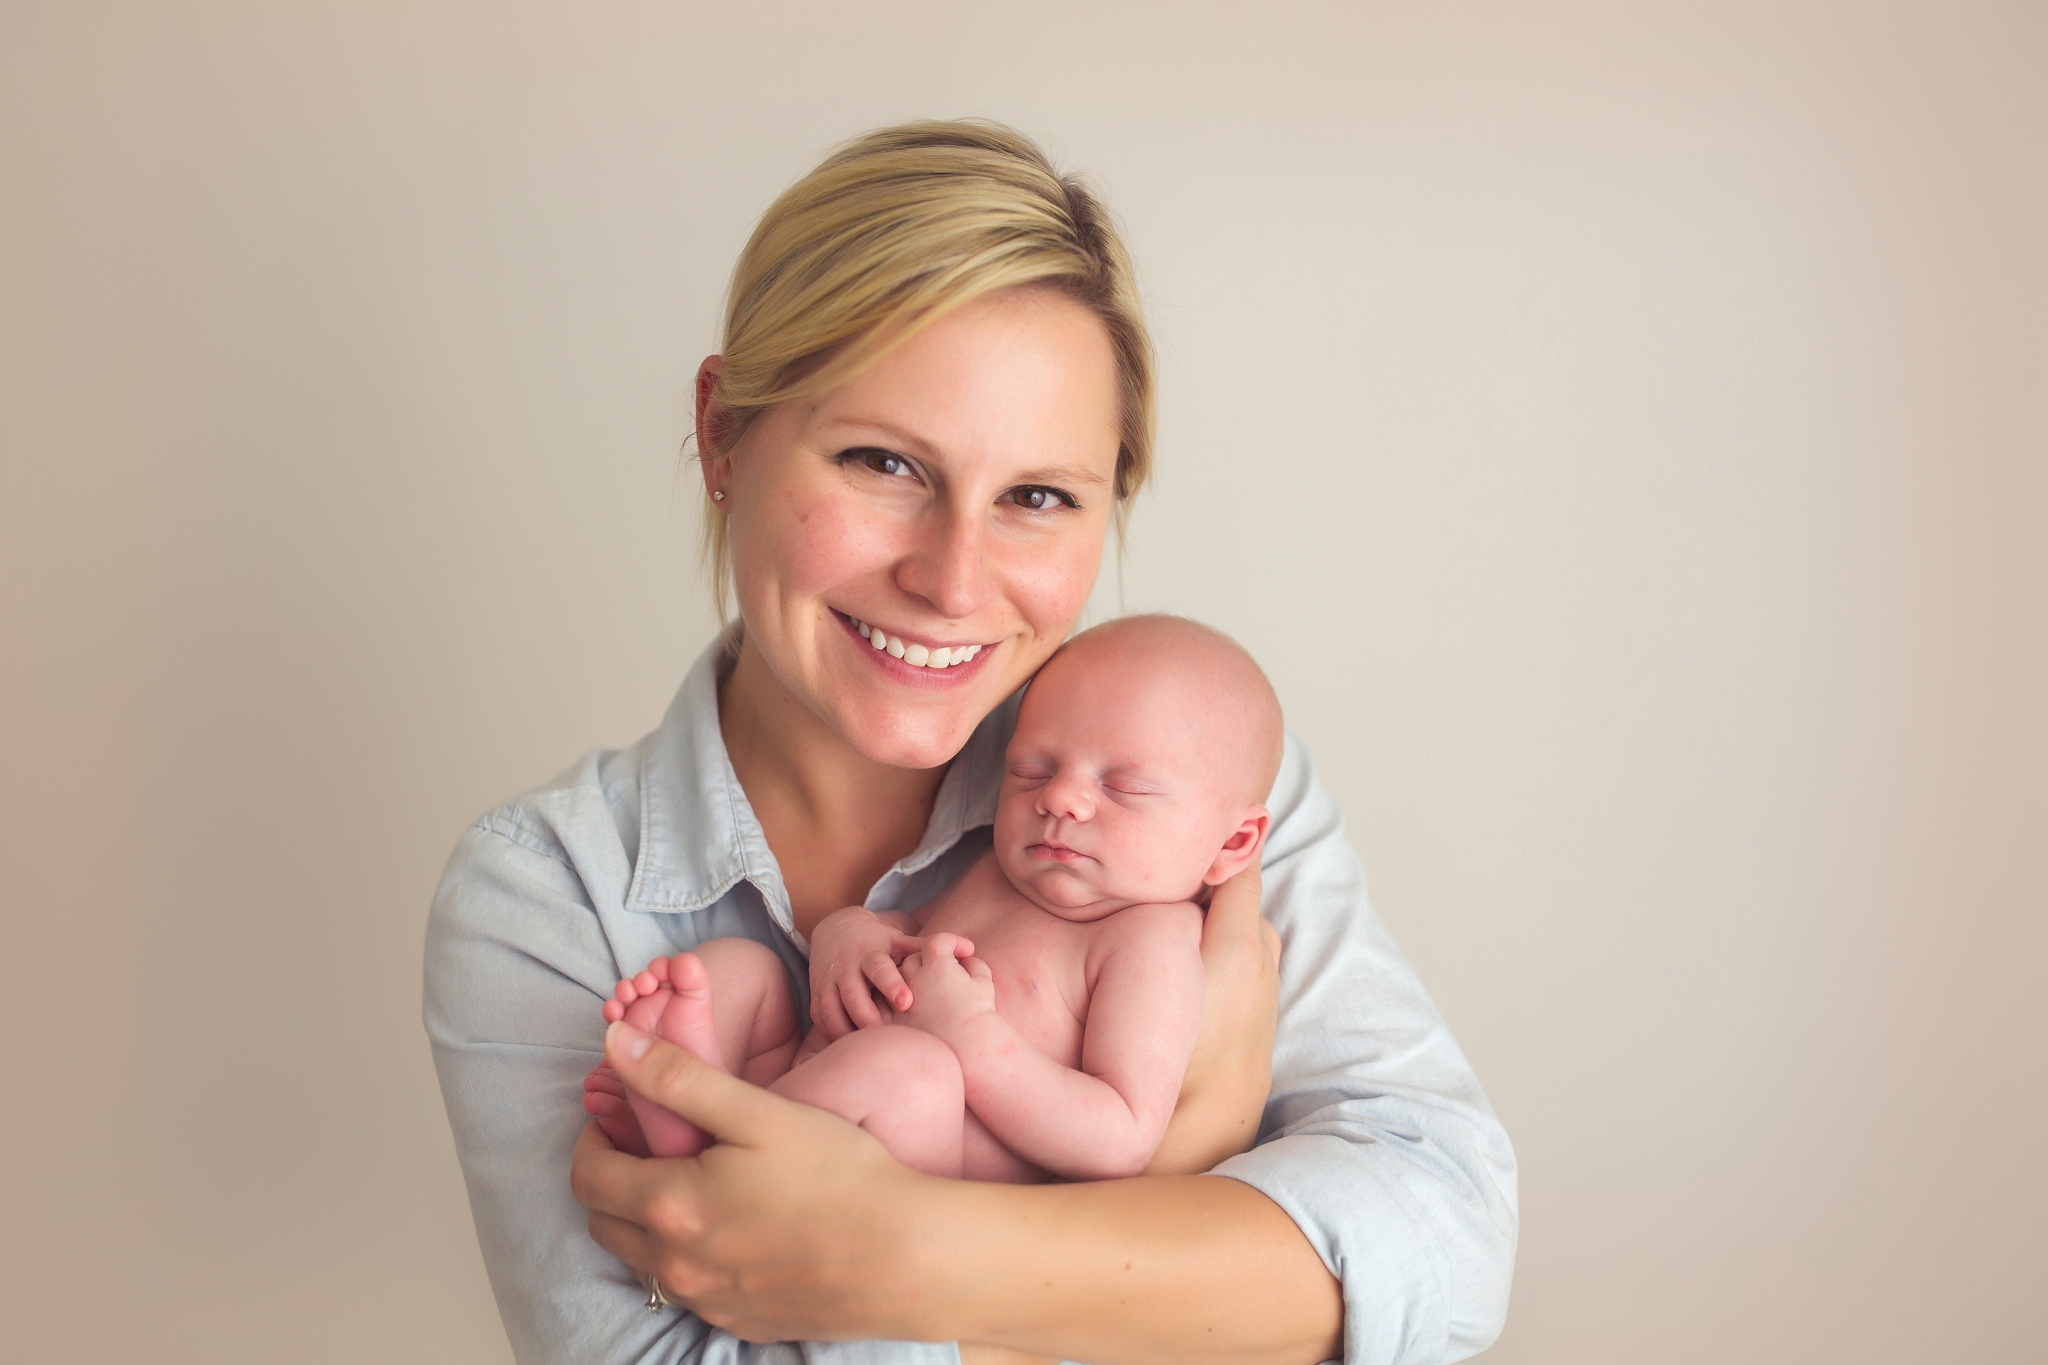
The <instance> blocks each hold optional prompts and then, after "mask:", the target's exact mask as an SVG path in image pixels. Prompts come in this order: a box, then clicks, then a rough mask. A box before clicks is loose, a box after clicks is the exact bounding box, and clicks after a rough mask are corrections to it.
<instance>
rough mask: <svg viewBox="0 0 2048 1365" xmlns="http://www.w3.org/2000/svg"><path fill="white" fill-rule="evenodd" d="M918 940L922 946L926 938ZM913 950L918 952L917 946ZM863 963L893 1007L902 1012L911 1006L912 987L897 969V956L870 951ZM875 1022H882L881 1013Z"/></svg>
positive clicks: (870, 976) (876, 987) (869, 977)
mask: <svg viewBox="0 0 2048 1365" xmlns="http://www.w3.org/2000/svg"><path fill="white" fill-rule="evenodd" d="M916 942H917V944H918V946H919V947H922V946H923V943H924V940H922V939H919V940H917V941H916ZM911 951H912V952H916V951H917V948H912V949H911ZM861 965H862V967H864V968H865V969H866V971H867V978H868V980H870V981H872V982H874V983H875V989H876V990H878V991H880V992H881V993H882V998H883V999H884V1000H887V1001H888V1002H889V1006H890V1008H891V1009H894V1010H895V1011H896V1012H897V1013H899V1014H900V1013H902V1012H903V1011H904V1010H907V1009H909V1008H910V987H909V985H908V984H907V983H905V981H904V980H903V973H902V972H901V971H899V970H898V969H897V967H896V959H895V958H893V957H890V956H889V955H888V954H887V953H869V954H868V956H867V960H866V961H865V962H863V963H862V964H861ZM875 1022H876V1023H880V1022H881V1017H880V1016H879V1015H877V1016H876V1019H875ZM865 1027H872V1025H868V1026H865Z"/></svg>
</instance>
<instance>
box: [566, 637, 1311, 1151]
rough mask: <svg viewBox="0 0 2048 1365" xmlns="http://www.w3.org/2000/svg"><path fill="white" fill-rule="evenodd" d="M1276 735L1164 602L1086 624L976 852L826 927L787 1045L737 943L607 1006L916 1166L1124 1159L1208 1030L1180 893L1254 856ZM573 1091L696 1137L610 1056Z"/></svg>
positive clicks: (1215, 649)
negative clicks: (806, 1004)
mask: <svg viewBox="0 0 2048 1365" xmlns="http://www.w3.org/2000/svg"><path fill="white" fill-rule="evenodd" d="M1280 745H1281V729H1280V705H1279V702H1278V700H1277V699H1276V698H1275V697H1274V695H1273V690H1272V688H1271V686H1270V685H1269V684H1268V683H1267V681H1266V678H1265V675H1264V674H1263V673H1261V672H1260V671H1259V667H1258V665H1257V664H1255V663H1254V662H1252V659H1251V656H1250V655H1248V654H1246V653H1245V651H1244V650H1243V649H1241V648H1240V647H1239V646H1238V645H1237V644H1236V643H1234V642H1233V641H1231V640H1230V639H1229V638H1228V637H1226V636H1224V635H1222V634H1220V633H1218V632H1216V631H1213V630H1211V629H1209V628H1208V627H1206V626H1201V625H1197V624H1196V623H1194V622H1192V621H1187V620H1182V619H1180V618H1178V617H1171V616H1140V617H1130V618H1126V619H1124V620H1120V621H1113V622H1110V623H1109V624H1107V625H1103V626H1098V627H1096V628H1095V629H1094V630H1090V631H1087V632H1085V633H1084V634H1081V635H1078V636H1076V637H1075V638H1074V639H1073V640H1071V641H1069V642H1068V643H1067V644H1066V646H1065V647H1063V648H1062V649H1061V650H1060V651H1059V652H1058V653H1057V654H1055V655H1054V656H1053V657H1052V659H1051V660H1050V661H1048V662H1047V663H1046V665H1045V667H1044V668H1042V669H1041V670H1039V673H1038V675H1037V676H1036V677H1035V678H1034V679H1033V680H1032V682H1031V684H1030V687H1029V689H1028V690H1027V691H1026V692H1025V694H1024V701H1023V705H1022V708H1021V710H1020V711H1019V712H1018V716H1017V730H1016V734H1015V736H1014V737H1013V738H1012V739H1011V741H1010V747H1009V749H1008V751H1007V753H1006V755H1005V764H1006V771H1005V774H1004V778H1003V785H1002V794H1001V798H1000V801H999V804H998V806H997V810H996V822H995V838H994V847H993V848H992V849H990V851H989V852H987V853H985V854H983V855H982V856H981V858H980V859H979V860H977V861H976V862H975V863H974V864H973V865H972V866H971V867H969V868H968V870H967V871H966V872H964V873H962V874H961V875H960V877H959V878H958V879H957V880H956V881H955V882H954V883H953V885H952V886H950V887H948V888H947V889H946V890H945V891H943V892H941V893H940V894H939V895H938V896H937V897H935V898H933V899H932V900H931V901H929V902H928V903H926V904H925V905H923V906H921V907H920V908H919V909H917V910H915V911H912V912H910V913H900V912H881V913H876V912H872V911H869V910H866V909H863V908H861V907H859V906H854V907H851V908H848V909H845V910H840V911H837V912H835V913H834V914H832V915H830V916H828V917H826V918H825V919H824V920H823V921H821V922H820V923H819V925H818V927H817V929H816V931H815V932H814V933H813V934H812V936H811V973H810V975H811V984H810V991H811V1017H812V1019H813V1021H814V1024H815V1026H814V1027H813V1028H812V1030H811V1033H810V1035H809V1037H807V1038H805V1039H803V1040H801V1041H802V1045H801V1047H800V1046H799V1039H798V1036H797V1016H796V1009H795V1001H794V1000H793V999H792V997H791V993H790V988H789V981H788V976H787V974H786V973H785V971H784V969H783V966H782V964H781V962H780V961H779V960H778V959H777V958H776V956H775V954H774V953H773V952H772V951H771V950H770V949H768V948H767V947H765V946H763V945H761V944H759V943H755V942H753V941H752V940H750V939H738V938H727V939H714V940H712V941H710V942H707V943H704V944H702V945H700V946H699V947H698V948H697V949H696V950H695V951H694V952H690V953H679V954H677V955H676V956H674V957H672V958H659V959H656V960H655V961H654V962H652V963H649V964H648V966H647V969H646V970H645V971H642V972H640V973H639V974H638V975H636V976H633V977H630V978H628V979H626V980H624V981H621V982H620V983H619V984H618V989H617V991H616V993H615V998H614V999H612V1000H608V1001H606V1002H605V1006H604V1017H605V1018H606V1019H608V1020H619V1019H624V1020H626V1021H627V1022H628V1023H630V1024H632V1025H633V1026H634V1027H636V1028H640V1029H643V1030H646V1031H647V1032H650V1033H654V1034H657V1035H659V1036H661V1037H663V1038H666V1039H668V1040H669V1041H670V1042H672V1043H675V1044H677V1045H678V1046H681V1047H684V1048H687V1049H689V1050H690V1051H691V1052H694V1053H696V1054H697V1055H698V1056H700V1057H702V1058H704V1059H705V1060H706V1061H709V1062H712V1063H714V1064H716V1065H718V1066H720V1067H721V1068H723V1069H724V1070H726V1071H728V1072H730V1073H732V1074H734V1075H737V1076H740V1077H742V1078H743V1079H745V1080H748V1081H751V1082H753V1083H754V1084H756V1085H762V1086H766V1087H767V1088H769V1089H770V1090H773V1091H775V1092H776V1093H777V1094H779V1095H783V1096H786V1097H788V1098H790V1099H793V1100H800V1101H803V1102H804V1103H806V1104H814V1105H817V1106H819V1107H820V1108H823V1109H828V1110H830V1111H832V1112H833V1113H835V1114H839V1115H840V1116H842V1117H844V1118H847V1119H850V1120H852V1121H853V1122H855V1123H858V1124H859V1125H860V1126H861V1127H863V1128H866V1129H867V1130H868V1131H869V1132H871V1133H873V1134H874V1136H875V1137H876V1138H878V1139H879V1140H880V1141H881V1142H882V1144H883V1145H884V1146H886V1147H887V1148H888V1149H889V1151H890V1153H891V1154H892V1155H894V1156H895V1157H896V1159H897V1160H898V1161H901V1162H903V1163H904V1164H905V1165H907V1166H911V1167H914V1168H916V1169H918V1170H921V1171H926V1172H929V1173H931V1174H934V1175H943V1176H955V1177H958V1176H965V1177H966V1178H968V1179H972V1180H1010V1181H1029V1180H1040V1179H1044V1178H1045V1176H1046V1174H1048V1173H1050V1174H1052V1175H1057V1176H1062V1177H1066V1178H1068V1179H1107V1178H1110V1177H1115V1176H1128V1175H1137V1174H1139V1173H1140V1172H1142V1171H1143V1170H1144V1169H1145V1165H1146V1163H1147V1162H1148V1161H1149V1160H1150V1159H1151V1157H1152V1153H1153V1151H1154V1150H1155V1149H1156V1148H1157V1147H1158V1146H1159V1142H1160V1139H1161V1137H1162V1136H1163V1135H1164V1133H1165V1131H1166V1122H1167V1120H1168V1118H1170V1117H1171V1116H1172V1114H1173V1108H1174V1103H1175V1101H1176V1099H1177V1098H1178V1097H1179V1094H1180V1085H1181V1077H1182V1073H1183V1072H1184V1071H1185V1070H1186V1068H1187V1062H1188V1055H1189V1053H1190V1052H1191V1051H1192V1050H1193V1048H1194V1043H1195V1035H1196V1032H1197V1030H1198V1028H1199V1026H1200V1024H1201V1018H1202V990H1203V974H1202V960H1201V953H1200V945H1201V931H1202V911H1201V909H1200V908H1199V907H1198V906H1197V904H1196V903H1195V898H1196V897H1197V896H1199V895H1202V894H1204V891H1205V889H1206V888H1208V887H1211V886H1214V885H1216V884H1217V883H1219V882H1221V881H1223V880H1224V879H1225V878H1227V877H1230V876H1231V875H1233V874H1234V873H1236V872H1238V871H1239V870H1241V869H1243V868H1245V867H1247V866H1250V865H1251V864H1252V863H1253V862H1254V861H1256V860H1257V858H1258V856H1259V852H1260V850H1261V848H1262V847H1263V846H1264V844H1265V839H1266V830H1267V826H1268V825H1269V823H1270V821H1271V817H1270V816H1269V815H1268V813H1267V811H1266V808H1265V807H1264V805H1262V804H1261V803H1262V802H1263V801H1264V800H1265V799H1266V796H1267V794H1268V792H1269V791H1270V790H1271V788H1272V785H1273V778H1274V775H1275V774H1276V773H1277V772H1278V770H1279V765H1280ZM877 997H879V999H878V998H877ZM584 1084H585V1095H584V1107H585V1108H586V1109H588V1110H589V1111H590V1112H591V1113H592V1114H594V1115H596V1116H597V1119H598V1122H599V1123H600V1125H602V1127H603V1128H604V1130H605V1132H606V1133H607V1134H608V1135H609V1136H610V1137H611V1139H612V1141H613V1142H614V1144H616V1145H617V1146H618V1147H619V1148H620V1149H621V1150H625V1151H631V1152H636V1153H642V1154H651V1155H655V1156H687V1155H691V1154H694V1153H695V1152H697V1151H699V1150H701V1149H702V1148H703V1147H704V1146H705V1145H707V1142H708V1139H707V1138H706V1137H705V1135H704V1134H703V1133H702V1131H701V1130H699V1129H698V1128H696V1127H695V1126H694V1125H692V1124H690V1123H689V1122H688V1121H686V1120H684V1119H682V1118H680V1117H678V1116H677V1115H675V1114H673V1113H671V1112H669V1111H668V1110H666V1109H663V1108H661V1107H660V1106H659V1105H657V1104H655V1103H653V1102H652V1101H651V1100H647V1099H645V1098H643V1097H642V1096H640V1095H637V1094H634V1093H632V1092H630V1091H628V1090H627V1089H626V1088H625V1087H624V1086H623V1085H622V1084H621V1083H620V1082H619V1080H618V1079H617V1077H616V1076H615V1075H613V1074H612V1073H611V1072H610V1071H609V1070H608V1069H606V1068H603V1067H600V1068H599V1069H598V1070H596V1071H593V1072H592V1073H591V1075H590V1077H589V1078H588V1079H587V1080H586V1081H585V1083H584Z"/></svg>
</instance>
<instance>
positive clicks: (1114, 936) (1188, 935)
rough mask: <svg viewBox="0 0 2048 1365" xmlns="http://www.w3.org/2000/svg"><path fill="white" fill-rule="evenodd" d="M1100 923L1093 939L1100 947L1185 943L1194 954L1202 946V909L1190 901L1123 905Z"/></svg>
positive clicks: (1176, 944) (1175, 944) (1177, 944)
mask: <svg viewBox="0 0 2048 1365" xmlns="http://www.w3.org/2000/svg"><path fill="white" fill-rule="evenodd" d="M1100 923H1101V932H1100V933H1099V934H1098V935H1097V938H1098V941H1099V942H1100V943H1101V945H1102V946H1103V947H1104V948H1113V947H1118V946H1121V945H1123V944H1127V943H1131V942H1137V941H1142V942H1147V943H1150V942H1158V943H1160V944H1161V945H1162V946H1179V945H1182V944H1185V945H1187V946H1189V947H1191V948H1193V949H1194V950H1195V951H1197V952H1199V951H1200V950H1201V946H1202V908H1201V907H1200V906H1199V905H1196V904H1195V903H1194V902H1193V901H1168V902H1156V903H1153V904H1149V905H1127V906H1125V907H1124V908H1123V909H1121V910H1119V911H1117V912H1116V913H1115V914H1113V915H1111V916H1110V917H1109V918H1108V919H1106V920H1103V921H1101V922H1100Z"/></svg>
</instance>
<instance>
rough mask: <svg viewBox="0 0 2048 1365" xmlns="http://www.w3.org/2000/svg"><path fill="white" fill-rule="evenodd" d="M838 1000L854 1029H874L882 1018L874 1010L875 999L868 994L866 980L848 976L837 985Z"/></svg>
mask: <svg viewBox="0 0 2048 1365" xmlns="http://www.w3.org/2000/svg"><path fill="white" fill-rule="evenodd" d="M839 998H840V999H841V1000H842V1001H844V1002H845V1004H846V1017H847V1018H849V1019H851V1020H853V1026H854V1027H855V1028H876V1027H878V1026H879V1025H880V1024H881V1022H882V1016H881V1015H880V1014H879V1013H878V1012H877V1011H876V1009H875V998H874V997H873V996H872V995H869V994H868V983H867V978H866V977H862V976H853V975H848V976H846V977H845V978H843V979H842V980H841V981H840V983H839Z"/></svg>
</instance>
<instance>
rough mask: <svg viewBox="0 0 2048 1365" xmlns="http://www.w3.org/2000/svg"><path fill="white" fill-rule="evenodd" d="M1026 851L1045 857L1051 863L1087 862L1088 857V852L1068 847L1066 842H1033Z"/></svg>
mask: <svg viewBox="0 0 2048 1365" xmlns="http://www.w3.org/2000/svg"><path fill="white" fill-rule="evenodd" d="M1024 851H1025V852H1026V853H1029V854H1030V855H1031V856H1032V857H1034V858H1043V859H1045V860H1046V861H1047V862H1049V863H1078V862H1085V861H1086V860H1087V858H1088V855H1087V854H1085V853H1081V852H1077V851H1076V850H1074V849H1071V848H1068V847H1067V846H1066V845H1065V844H1054V843H1042V844H1033V845H1031V847H1030V848H1028V849H1026V850H1024Z"/></svg>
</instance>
